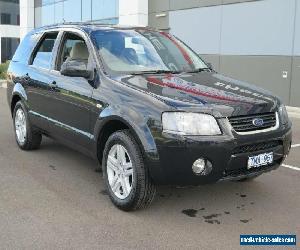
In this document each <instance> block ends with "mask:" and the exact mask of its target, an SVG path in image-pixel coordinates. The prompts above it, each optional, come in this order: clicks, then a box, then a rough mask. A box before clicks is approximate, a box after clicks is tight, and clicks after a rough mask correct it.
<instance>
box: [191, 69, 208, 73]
mask: <svg viewBox="0 0 300 250" xmlns="http://www.w3.org/2000/svg"><path fill="white" fill-rule="evenodd" d="M204 71H211V69H210V68H199V69H195V70H192V71H187V73H199V72H204Z"/></svg>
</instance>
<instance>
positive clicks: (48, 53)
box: [32, 32, 58, 69]
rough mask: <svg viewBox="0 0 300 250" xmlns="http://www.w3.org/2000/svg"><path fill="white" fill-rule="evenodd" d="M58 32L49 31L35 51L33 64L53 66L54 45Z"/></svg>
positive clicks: (48, 67)
mask: <svg viewBox="0 0 300 250" xmlns="http://www.w3.org/2000/svg"><path fill="white" fill-rule="evenodd" d="M57 35H58V33H57V32H54V33H49V34H46V35H45V36H44V38H43V39H42V41H41V42H40V43H39V45H38V48H37V49H36V51H35V54H34V57H33V61H32V65H34V66H36V67H40V68H44V69H50V68H51V59H52V52H53V47H54V44H55V41H56V38H57Z"/></svg>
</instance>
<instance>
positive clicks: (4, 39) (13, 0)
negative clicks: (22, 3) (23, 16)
mask: <svg viewBox="0 0 300 250" xmlns="http://www.w3.org/2000/svg"><path fill="white" fill-rule="evenodd" d="M2 13H5V14H9V16H10V18H9V19H10V22H9V24H2V23H1V14H2ZM19 22H20V10H19V1H18V0H0V63H3V62H4V61H5V60H6V59H11V57H12V55H13V53H14V51H15V49H16V46H17V44H18V43H19V40H18V39H19V37H20V27H19V25H18V24H19ZM8 45H9V46H8ZM2 50H5V51H2ZM4 57H5V60H4Z"/></svg>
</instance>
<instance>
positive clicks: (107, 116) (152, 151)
mask: <svg viewBox="0 0 300 250" xmlns="http://www.w3.org/2000/svg"><path fill="white" fill-rule="evenodd" d="M112 120H118V121H120V122H122V123H124V124H126V126H127V127H129V129H130V130H131V132H132V133H133V135H134V136H135V138H136V139H137V140H138V142H139V144H140V145H142V147H143V149H142V150H143V151H144V153H146V155H147V157H151V158H154V159H157V158H158V151H157V147H156V144H155V140H154V138H153V136H152V133H151V130H150V128H149V126H148V121H147V120H146V119H145V118H144V116H143V115H141V114H139V113H138V112H136V111H135V110H133V109H126V110H125V108H120V107H118V108H116V107H112V106H108V107H106V108H105V109H103V110H102V111H101V112H100V114H99V117H98V120H97V122H96V126H95V131H94V134H95V139H96V141H97V140H98V137H99V135H100V132H101V129H102V128H103V127H104V126H105V125H106V124H107V123H108V122H110V121H112ZM133 121H134V122H133Z"/></svg>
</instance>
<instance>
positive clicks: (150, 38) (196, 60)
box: [92, 29, 208, 74]
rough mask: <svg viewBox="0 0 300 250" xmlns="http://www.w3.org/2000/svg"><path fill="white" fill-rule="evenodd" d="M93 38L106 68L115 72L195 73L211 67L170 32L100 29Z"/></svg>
mask: <svg viewBox="0 0 300 250" xmlns="http://www.w3.org/2000/svg"><path fill="white" fill-rule="evenodd" d="M92 39H93V41H94V42H95V43H96V46H97V49H98V52H99V54H100V57H101V58H102V60H103V61H104V64H105V66H106V67H107V68H108V69H109V70H110V71H113V72H115V73H137V74H139V73H146V72H154V73H155V72H157V73H160V72H161V73H163V72H191V71H195V70H201V69H207V68H208V67H207V65H206V64H205V63H204V62H203V61H202V60H201V58H200V57H199V56H198V55H197V54H196V53H195V52H193V51H192V50H191V49H190V48H189V47H188V46H186V45H185V44H184V43H183V42H181V41H180V40H178V39H177V38H175V37H174V36H172V35H170V34H169V33H167V32H162V31H161V32H159V31H152V30H147V29H137V30H132V29H131V30H122V29H120V30H116V29H108V30H97V31H94V32H93V33H92Z"/></svg>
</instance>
